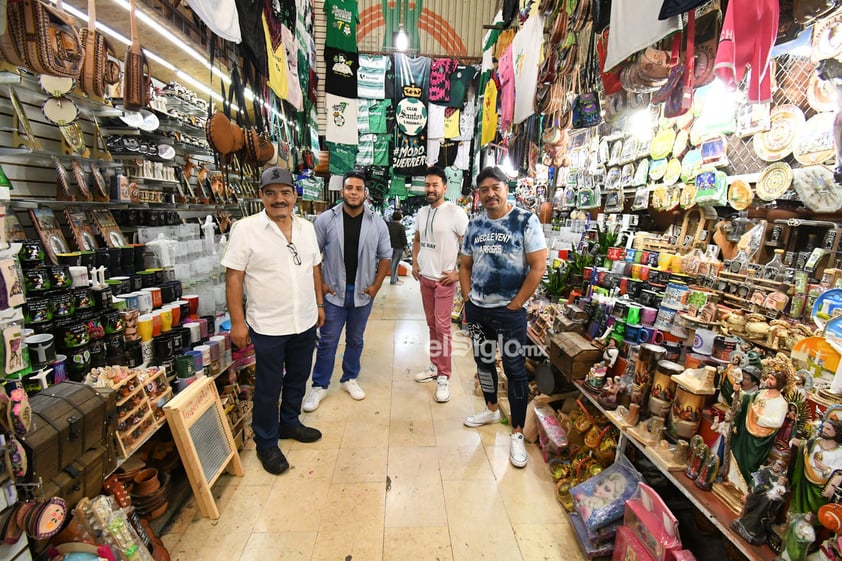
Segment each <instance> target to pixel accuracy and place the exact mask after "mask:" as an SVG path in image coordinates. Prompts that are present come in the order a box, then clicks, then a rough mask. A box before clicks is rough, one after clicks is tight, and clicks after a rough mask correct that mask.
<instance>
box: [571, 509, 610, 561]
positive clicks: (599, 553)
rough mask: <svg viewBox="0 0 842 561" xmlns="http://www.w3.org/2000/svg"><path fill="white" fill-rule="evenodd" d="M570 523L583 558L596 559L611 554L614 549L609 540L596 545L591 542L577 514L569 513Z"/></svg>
mask: <svg viewBox="0 0 842 561" xmlns="http://www.w3.org/2000/svg"><path fill="white" fill-rule="evenodd" d="M570 522H572V523H573V529H574V530H575V531H576V537H577V538H578V540H577V541H578V542H579V548H580V549H581V550H582V553H583V554H584V555H585V557H587V558H588V559H596V558H598V557H606V556H608V555H610V554H611V551H612V549H614V543H613V542H612V541H611V540H608V541H601V542H598V543H597V542H593V541H591V540H590V538H589V537H588V536H589V534H588V530H587V528H586V527H585V524H584V522H582V518H581V517H580V516H579V515H578V514H576V513H575V512H571V513H570Z"/></svg>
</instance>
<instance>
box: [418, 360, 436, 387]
mask: <svg viewBox="0 0 842 561" xmlns="http://www.w3.org/2000/svg"><path fill="white" fill-rule="evenodd" d="M437 373H438V369H437V368H436V367H435V366H433V365H432V364H431V365H430V366H428V367H427V369H426V370H424V371H422V372H419V373H418V374H416V375H415V381H416V382H418V383H419V384H423V383H424V382H432V381H433V380H435V379H436V374H437Z"/></svg>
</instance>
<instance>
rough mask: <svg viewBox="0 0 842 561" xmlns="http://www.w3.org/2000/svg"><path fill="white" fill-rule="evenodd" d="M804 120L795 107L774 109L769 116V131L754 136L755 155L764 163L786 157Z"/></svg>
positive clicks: (790, 105) (781, 106)
mask: <svg viewBox="0 0 842 561" xmlns="http://www.w3.org/2000/svg"><path fill="white" fill-rule="evenodd" d="M805 120H806V119H805V118H804V113H803V112H802V111H801V109H799V108H798V107H797V106H795V105H792V104H785V105H779V106H777V107H775V108H774V109H773V110H772V114H771V115H770V123H771V129H770V130H768V131H766V132H761V133H758V134H755V135H754V138H753V140H752V141H753V144H754V152H755V154H757V156H758V157H759V158H760V159H761V160H763V161H764V162H777V161H778V160H782V159H784V158H785V157H787V156H788V155H789V154H790V152H792V144H793V142H794V141H795V138H796V137H797V136H798V134H799V133H800V132H801V128H802V127H803V126H804V122H805Z"/></svg>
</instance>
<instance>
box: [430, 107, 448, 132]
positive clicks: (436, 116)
mask: <svg viewBox="0 0 842 561" xmlns="http://www.w3.org/2000/svg"><path fill="white" fill-rule="evenodd" d="M444 109H445V107H444V106H443V105H436V104H435V103H429V104H427V137H428V138H444Z"/></svg>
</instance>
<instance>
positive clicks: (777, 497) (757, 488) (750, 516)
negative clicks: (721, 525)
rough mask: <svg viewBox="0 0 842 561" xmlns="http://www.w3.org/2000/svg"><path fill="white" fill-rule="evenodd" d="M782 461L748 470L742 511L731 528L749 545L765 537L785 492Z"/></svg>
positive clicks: (784, 470) (759, 542)
mask: <svg viewBox="0 0 842 561" xmlns="http://www.w3.org/2000/svg"><path fill="white" fill-rule="evenodd" d="M786 492H787V488H786V464H784V462H782V461H780V460H778V461H776V462H774V463H773V464H772V465H771V466H765V467H762V468H760V469H759V470H757V471H756V472H754V474H752V484H751V492H750V493H749V494H748V495H747V496H746V499H745V504H744V506H743V512H742V514H741V515H740V517H739V518H737V519H736V520H734V521H733V522H731V528H732V529H733V530H734V531H735V532H737V533H738V534H740V537H742V538H743V539H744V540H746V541H747V542H749V543H750V544H753V545H758V544H761V543H764V542H765V541H766V536H767V535H768V533H769V528H770V527H771V524H772V522H774V520H775V515H777V513H778V511H779V510H780V508H781V506H782V505H783V504H784V497H785V496H786Z"/></svg>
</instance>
